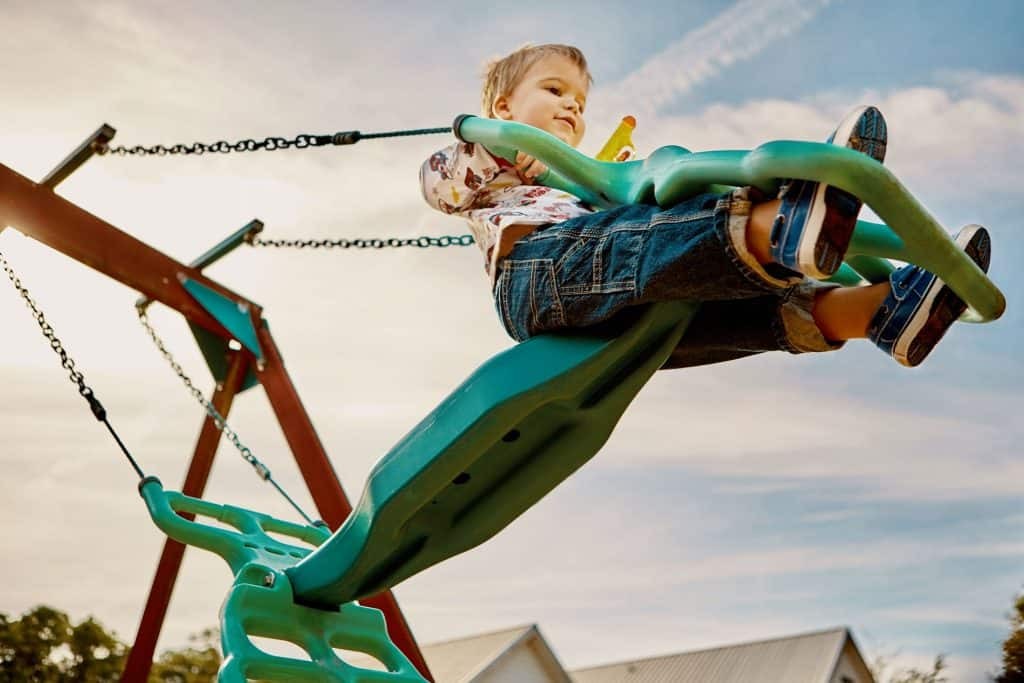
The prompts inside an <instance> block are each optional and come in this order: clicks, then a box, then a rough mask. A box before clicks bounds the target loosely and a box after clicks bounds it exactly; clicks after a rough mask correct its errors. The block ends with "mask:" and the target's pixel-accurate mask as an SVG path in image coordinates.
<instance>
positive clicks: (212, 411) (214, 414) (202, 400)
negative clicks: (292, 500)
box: [137, 307, 270, 480]
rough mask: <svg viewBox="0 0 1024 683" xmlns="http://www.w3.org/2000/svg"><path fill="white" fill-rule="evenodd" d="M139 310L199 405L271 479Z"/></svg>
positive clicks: (246, 456)
mask: <svg viewBox="0 0 1024 683" xmlns="http://www.w3.org/2000/svg"><path fill="white" fill-rule="evenodd" d="M137 312H138V314H139V322H140V323H142V326H143V327H144V328H146V332H147V333H148V334H149V338H150V339H152V340H153V343H154V344H156V348H157V349H158V350H159V351H160V355H162V356H163V357H164V359H165V360H166V361H167V362H168V363H169V364H170V366H171V368H172V369H173V370H174V372H175V373H176V374H177V375H178V378H179V379H181V381H182V382H183V383H184V384H185V386H186V387H187V388H188V390H189V393H191V394H192V396H193V397H194V398H195V399H196V401H198V402H199V405H201V406H203V408H204V409H205V410H206V413H207V414H208V415H209V416H210V417H211V418H212V419H213V423H214V424H215V425H216V426H217V429H218V430H220V431H221V432H222V433H223V434H224V436H226V437H228V439H229V440H230V441H231V443H232V444H234V446H235V448H237V449H238V452H239V453H241V454H242V457H243V458H245V461H246V462H247V463H249V464H250V465H252V467H253V469H254V470H256V473H257V474H259V475H260V478H261V479H263V480H267V479H270V470H269V469H268V468H267V466H266V465H264V464H263V463H261V462H260V461H259V460H258V459H257V458H256V456H255V455H253V453H252V451H251V450H249V447H248V446H246V445H245V444H243V443H242V442H241V440H240V439H239V438H238V434H236V433H235V431H234V430H233V429H231V427H229V426H228V423H227V421H225V419H224V418H223V417H222V416H221V414H220V411H218V410H217V408H216V407H214V405H213V403H211V402H210V401H209V400H207V398H206V397H205V396H204V395H203V392H202V391H200V390H199V389H198V387H196V385H195V384H193V383H192V380H191V379H190V378H189V376H188V375H186V374H185V371H184V370H183V369H182V367H181V365H180V364H179V363H178V361H177V360H175V359H174V356H173V355H172V354H171V352H170V351H168V350H167V347H166V346H165V345H164V342H163V340H162V339H160V336H159V335H158V334H157V333H156V330H155V329H153V325H152V324H150V322H149V316H148V315H146V311H145V309H144V308H142V307H139V308H138V309H137Z"/></svg>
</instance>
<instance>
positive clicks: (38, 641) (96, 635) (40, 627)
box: [0, 605, 128, 683]
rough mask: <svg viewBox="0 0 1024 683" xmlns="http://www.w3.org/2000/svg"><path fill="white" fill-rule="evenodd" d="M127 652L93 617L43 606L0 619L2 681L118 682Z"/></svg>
mask: <svg viewBox="0 0 1024 683" xmlns="http://www.w3.org/2000/svg"><path fill="white" fill-rule="evenodd" d="M127 652H128V648H127V647H126V646H125V644H124V643H122V642H120V641H119V640H118V639H117V638H116V637H115V636H114V635H112V634H109V633H107V632H106V630H105V629H104V628H103V626H101V625H100V623H99V622H97V621H95V620H94V619H92V618H91V617H90V618H88V619H86V620H85V621H83V622H81V623H79V624H72V623H71V620H70V619H68V616H67V615H66V614H64V613H63V612H60V611H58V610H56V609H53V608H52V607H46V606H45V605H40V606H38V607H36V608H34V609H32V610H31V611H29V612H27V613H25V614H23V615H22V616H21V618H20V619H15V620H13V621H12V620H11V619H9V618H8V617H7V615H6V614H0V680H3V681H9V682H10V683H21V681H25V682H26V683H28V682H29V681H31V682H32V683H36V682H39V683H58V682H59V683H64V682H65V681H67V682H72V681H75V682H77V681H81V682H82V683H85V682H86V681H88V682H89V683H93V682H96V683H105V682H106V681H112V682H113V681H117V680H119V679H120V676H121V670H122V669H123V668H124V661H125V657H126V655H127Z"/></svg>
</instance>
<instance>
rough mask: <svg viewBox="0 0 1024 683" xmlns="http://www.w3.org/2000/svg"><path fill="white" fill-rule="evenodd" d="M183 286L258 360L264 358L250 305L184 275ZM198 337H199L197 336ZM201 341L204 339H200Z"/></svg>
mask: <svg viewBox="0 0 1024 683" xmlns="http://www.w3.org/2000/svg"><path fill="white" fill-rule="evenodd" d="M181 286H182V287H184V288H185V291H186V292H188V293H189V294H190V295H191V296H192V298H193V299H195V300H196V301H197V302H198V303H199V305H201V306H202V307H203V308H205V309H206V311H207V312H208V313H209V314H210V315H212V316H213V317H214V318H216V319H217V322H219V323H220V324H221V325H223V326H224V329H226V330H227V331H228V332H230V333H231V335H232V336H233V337H234V338H235V339H236V340H237V341H238V343H239V344H241V345H242V346H243V347H244V348H245V349H247V350H248V351H249V352H250V353H252V355H254V356H255V357H256V360H257V361H260V360H262V359H263V351H262V349H261V348H260V342H259V339H258V338H257V335H256V328H255V327H254V326H253V324H252V315H251V311H250V310H249V307H248V306H247V305H244V304H239V303H238V302H237V301H235V300H233V299H229V298H227V297H226V296H224V295H223V294H221V293H219V292H217V291H216V290H214V289H211V288H209V287H207V286H206V285H204V284H202V283H201V282H198V281H197V280H192V279H190V278H188V277H185V276H182V278H181ZM197 339H198V337H197ZM199 341H200V343H201V342H202V340H199Z"/></svg>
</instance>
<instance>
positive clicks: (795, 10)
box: [601, 0, 829, 116]
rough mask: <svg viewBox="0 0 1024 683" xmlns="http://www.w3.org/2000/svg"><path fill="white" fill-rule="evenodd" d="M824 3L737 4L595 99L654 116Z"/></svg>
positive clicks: (756, 0)
mask: <svg viewBox="0 0 1024 683" xmlns="http://www.w3.org/2000/svg"><path fill="white" fill-rule="evenodd" d="M828 4H829V0H814V2H804V1H801V0H772V1H771V2H764V1H763V0H740V2H737V3H735V4H733V5H731V6H730V7H728V8H727V9H726V10H725V11H723V12H722V13H721V14H719V15H718V16H716V17H715V18H714V19H712V20H711V21H709V22H707V23H705V24H704V25H702V26H700V27H699V28H696V29H694V30H693V31H691V32H689V33H687V34H685V35H684V36H683V37H682V38H680V39H679V40H678V41H676V42H675V43H672V44H671V45H669V46H668V47H666V48H665V49H664V50H662V51H661V52H659V53H658V54H657V55H655V56H654V57H652V58H650V59H648V60H647V61H646V62H644V63H643V64H642V65H641V66H640V67H638V68H637V69H635V70H634V71H633V72H632V73H631V74H630V75H629V76H627V77H625V78H624V79H622V80H621V81H620V82H619V83H616V84H614V85H612V86H609V87H608V88H606V89H605V90H604V91H603V92H602V93H601V99H602V101H603V102H604V103H605V105H606V106H608V108H609V109H610V110H611V111H631V112H635V113H636V114H637V115H639V116H645V115H651V114H654V113H656V112H657V111H658V110H659V109H661V108H662V107H663V106H665V105H667V104H669V103H671V102H672V101H673V100H675V99H676V98H678V97H680V96H682V95H684V94H685V93H687V92H689V91H690V90H691V89H693V88H694V87H695V86H697V85H699V84H701V83H704V82H706V81H708V80H710V79H712V78H714V77H715V76H716V75H717V74H718V73H719V72H720V71H722V70H723V69H725V68H726V67H729V66H731V65H733V64H736V63H738V62H742V61H745V60H747V59H750V58H752V57H754V56H755V55H757V54H758V53H760V52H761V51H763V50H765V49H766V48H767V47H768V46H769V45H771V44H772V43H774V42H776V41H777V40H780V39H782V38H784V37H786V36H787V35H790V34H791V33H793V32H794V31H796V30H798V29H799V28H800V27H801V26H803V25H804V24H806V23H807V22H808V21H810V20H811V19H813V18H814V16H815V15H816V14H817V13H818V12H820V11H821V9H822V8H823V7H825V6H826V5H828ZM627 104H628V106H626V105H627Z"/></svg>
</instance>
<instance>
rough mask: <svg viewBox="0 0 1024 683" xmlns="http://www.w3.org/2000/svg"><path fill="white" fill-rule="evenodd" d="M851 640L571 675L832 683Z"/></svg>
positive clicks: (671, 682)
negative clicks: (845, 648) (839, 662)
mask: <svg viewBox="0 0 1024 683" xmlns="http://www.w3.org/2000/svg"><path fill="white" fill-rule="evenodd" d="M849 639H850V634H849V632H848V631H847V630H846V629H845V628H836V629H831V630H827V631H818V632H815V633H807V634H802V635H796V636H790V637H788V638H777V639H774V640H763V641H759V642H754V643H741V644H739V645H730V646H727V647H718V648H714V649H710V650H698V651H695V652H683V653H680V654H675V655H668V656H664V657H652V658H650V659H640V660H636V661H631V662H618V663H616V664H606V665H604V666H596V667H590V668H586V669H578V670H576V671H572V672H570V676H571V677H572V680H573V681H574V682H575V683H684V682H685V683H690V682H692V683H750V681H759V682H762V683H829V681H830V680H831V679H832V674H833V671H834V670H835V668H836V664H837V662H838V661H839V658H840V657H841V655H842V652H843V649H844V646H845V645H846V643H847V641H848V640H849ZM854 651H856V650H855V648H854ZM854 656H859V655H854ZM861 664H863V662H861ZM865 670H866V669H865Z"/></svg>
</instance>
